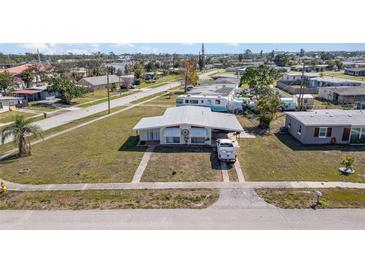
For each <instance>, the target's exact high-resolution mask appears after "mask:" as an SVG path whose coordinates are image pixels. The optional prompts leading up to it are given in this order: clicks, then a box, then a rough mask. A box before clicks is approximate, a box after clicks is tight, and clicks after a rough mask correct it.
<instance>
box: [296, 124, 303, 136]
mask: <svg viewBox="0 0 365 274" xmlns="http://www.w3.org/2000/svg"><path fill="white" fill-rule="evenodd" d="M297 133H298V134H299V135H302V126H299V127H298V131H297Z"/></svg>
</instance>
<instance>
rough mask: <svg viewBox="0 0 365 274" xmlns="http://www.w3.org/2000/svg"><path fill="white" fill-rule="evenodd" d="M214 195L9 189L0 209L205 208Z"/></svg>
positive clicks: (206, 192) (207, 191)
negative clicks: (24, 190)
mask: <svg viewBox="0 0 365 274" xmlns="http://www.w3.org/2000/svg"><path fill="white" fill-rule="evenodd" d="M218 197H219V191H218V190H214V189H176V190H147V189H143V190H80V191H70V190H68V191H38V192H37V191H29V192H22V191H9V192H7V193H5V194H0V209H27V210H56V209H60V210H67V209H68V210H81V209H128V208H206V207H208V206H209V205H211V204H213V203H214V202H216V201H217V199H218Z"/></svg>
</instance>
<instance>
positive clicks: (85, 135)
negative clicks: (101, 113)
mask: <svg viewBox="0 0 365 274" xmlns="http://www.w3.org/2000/svg"><path fill="white" fill-rule="evenodd" d="M163 111H164V109H163V108H161V107H155V108H154V107H148V108H145V107H135V108H133V109H130V110H127V111H125V112H122V113H119V114H116V115H114V116H111V117H109V118H108V119H103V120H101V121H97V122H94V123H92V124H89V125H86V126H84V127H81V128H79V129H76V130H73V131H71V132H68V133H65V134H62V135H60V136H58V137H57V138H52V139H49V140H46V141H44V142H41V143H39V144H37V145H34V146H33V149H32V152H33V155H32V156H30V157H25V158H13V159H8V160H3V161H1V162H0V165H1V168H0V177H1V178H4V179H6V180H9V181H13V182H18V183H24V184H49V183H96V182H98V183H110V182H130V181H131V180H132V177H133V175H134V172H135V170H136V169H137V167H138V165H139V163H140V160H141V159H142V156H143V153H144V151H145V147H136V144H137V141H138V137H137V136H136V135H135V132H134V131H133V130H132V128H133V126H134V125H135V124H136V123H137V122H138V121H139V120H140V119H141V118H142V117H146V116H155V115H161V114H162V113H163ZM24 168H30V170H31V171H30V172H29V173H23V174H21V173H19V170H21V169H24Z"/></svg>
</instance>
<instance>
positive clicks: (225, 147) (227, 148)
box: [217, 139, 236, 163]
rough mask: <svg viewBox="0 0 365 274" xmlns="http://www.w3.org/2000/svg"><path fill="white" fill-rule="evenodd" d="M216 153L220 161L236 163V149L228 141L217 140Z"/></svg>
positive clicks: (230, 141)
mask: <svg viewBox="0 0 365 274" xmlns="http://www.w3.org/2000/svg"><path fill="white" fill-rule="evenodd" d="M217 153H218V159H219V160H220V161H224V162H232V163H234V162H235V161H236V147H235V146H234V144H233V142H232V140H230V139H217Z"/></svg>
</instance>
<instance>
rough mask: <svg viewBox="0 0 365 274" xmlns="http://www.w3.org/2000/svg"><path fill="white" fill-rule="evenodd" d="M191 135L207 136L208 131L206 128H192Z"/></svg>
mask: <svg viewBox="0 0 365 274" xmlns="http://www.w3.org/2000/svg"><path fill="white" fill-rule="evenodd" d="M190 136H191V137H206V136H207V131H206V129H205V128H191V129H190Z"/></svg>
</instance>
